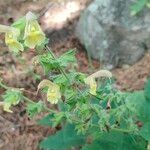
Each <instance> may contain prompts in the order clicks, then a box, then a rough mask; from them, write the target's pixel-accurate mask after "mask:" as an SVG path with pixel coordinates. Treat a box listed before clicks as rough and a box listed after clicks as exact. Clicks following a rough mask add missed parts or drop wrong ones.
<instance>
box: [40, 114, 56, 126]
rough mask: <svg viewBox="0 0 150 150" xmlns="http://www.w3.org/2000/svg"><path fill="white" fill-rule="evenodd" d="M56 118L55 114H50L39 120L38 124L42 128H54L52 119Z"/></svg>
mask: <svg viewBox="0 0 150 150" xmlns="http://www.w3.org/2000/svg"><path fill="white" fill-rule="evenodd" d="M53 118H54V114H53V113H52V114H48V115H47V116H46V117H44V118H42V119H41V120H39V121H38V122H37V123H38V124H39V125H41V126H50V127H52V126H53V122H52V119H53Z"/></svg>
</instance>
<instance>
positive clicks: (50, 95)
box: [47, 84, 61, 104]
mask: <svg viewBox="0 0 150 150" xmlns="http://www.w3.org/2000/svg"><path fill="white" fill-rule="evenodd" d="M60 98H61V94H60V88H59V86H58V85H56V84H55V85H53V86H52V87H49V88H48V92H47V100H48V101H49V102H50V103H51V104H57V103H58V100H59V99H60Z"/></svg>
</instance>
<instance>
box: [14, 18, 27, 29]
mask: <svg viewBox="0 0 150 150" xmlns="http://www.w3.org/2000/svg"><path fill="white" fill-rule="evenodd" d="M11 26H12V27H15V28H17V29H19V30H20V31H21V32H23V31H24V29H25V26H26V18H25V17H22V18H20V19H19V20H17V21H15V22H14V23H13V24H12V25H11Z"/></svg>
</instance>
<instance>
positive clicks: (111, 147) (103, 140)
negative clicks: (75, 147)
mask: <svg viewBox="0 0 150 150" xmlns="http://www.w3.org/2000/svg"><path fill="white" fill-rule="evenodd" d="M146 147H147V142H146V141H145V140H143V139H142V138H140V137H138V136H134V135H130V134H124V133H121V132H110V133H103V134H102V135H101V136H100V138H99V139H97V140H95V141H94V142H93V143H92V144H86V145H85V146H84V147H83V148H82V150H146Z"/></svg>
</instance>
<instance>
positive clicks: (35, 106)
mask: <svg viewBox="0 0 150 150" xmlns="http://www.w3.org/2000/svg"><path fill="white" fill-rule="evenodd" d="M26 110H27V113H28V115H29V117H30V118H33V117H35V116H36V115H37V114H39V113H40V112H41V111H42V110H43V103H42V102H41V101H39V102H38V103H28V104H27V108H26Z"/></svg>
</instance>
